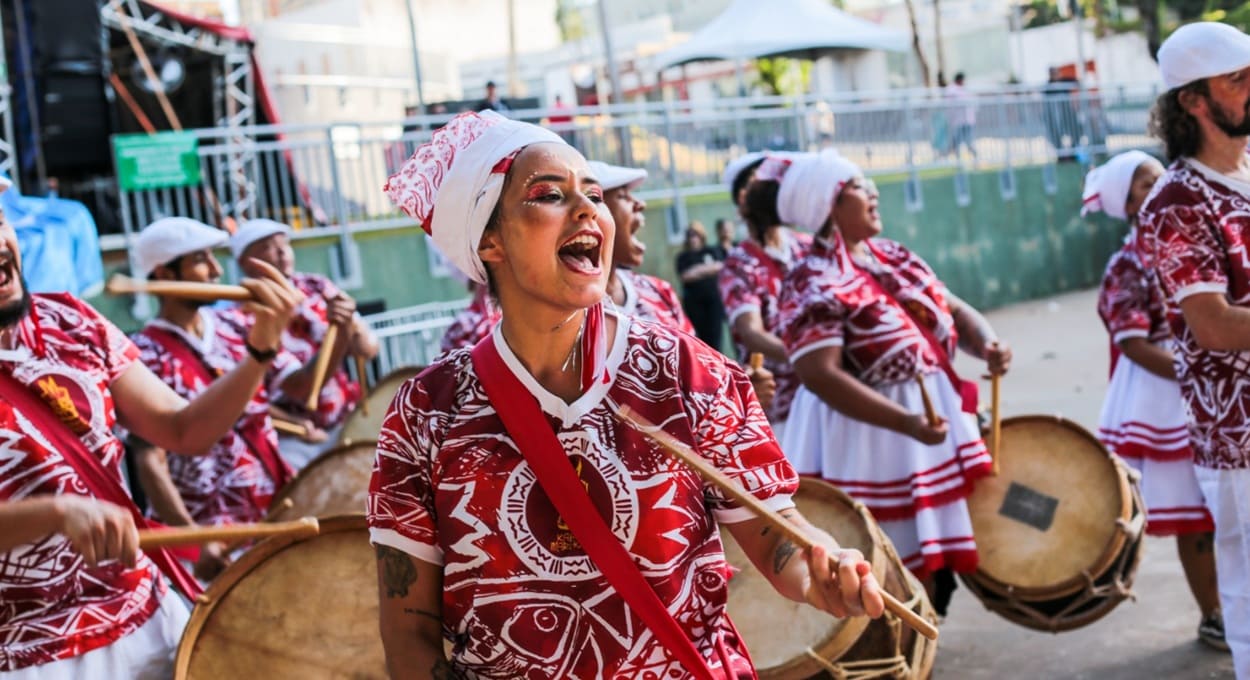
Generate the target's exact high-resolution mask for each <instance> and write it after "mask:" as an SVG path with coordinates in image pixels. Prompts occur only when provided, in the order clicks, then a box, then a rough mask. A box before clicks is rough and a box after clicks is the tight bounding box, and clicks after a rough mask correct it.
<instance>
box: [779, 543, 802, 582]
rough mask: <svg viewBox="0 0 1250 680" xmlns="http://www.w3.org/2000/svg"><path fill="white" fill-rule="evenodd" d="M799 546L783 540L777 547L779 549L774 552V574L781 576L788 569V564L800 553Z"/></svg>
mask: <svg viewBox="0 0 1250 680" xmlns="http://www.w3.org/2000/svg"><path fill="white" fill-rule="evenodd" d="M798 549H799V548H798V546H796V545H795V544H793V543H791V542H790V541H788V540H786V539H784V538H783V539H781V543H779V544H778V545H777V549H776V550H774V551H773V573H774V574H780V573H781V570H782V569H785V568H786V563H787V562H789V561H790V558H791V557H793V556H794V553H796V552H798Z"/></svg>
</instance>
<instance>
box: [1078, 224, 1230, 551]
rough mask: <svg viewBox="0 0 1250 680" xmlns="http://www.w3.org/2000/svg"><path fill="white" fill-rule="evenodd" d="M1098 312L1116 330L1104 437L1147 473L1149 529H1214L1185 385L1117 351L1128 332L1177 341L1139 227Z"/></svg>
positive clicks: (1116, 259) (1113, 268) (1114, 263)
mask: <svg viewBox="0 0 1250 680" xmlns="http://www.w3.org/2000/svg"><path fill="white" fill-rule="evenodd" d="M1098 316H1100V317H1101V318H1102V322H1103V324H1104V325H1105V326H1106V327H1107V332H1108V333H1110V334H1111V344H1112V356H1113V358H1114V362H1113V366H1112V374H1111V384H1110V385H1109V386H1108V388H1107V396H1106V398H1105V400H1104V401H1103V405H1102V415H1101V416H1100V417H1099V421H1098V438H1099V439H1101V440H1102V442H1103V443H1104V444H1106V446H1107V448H1108V449H1109V450H1111V451H1112V452H1113V453H1116V454H1118V455H1119V456H1120V457H1121V458H1123V459H1124V461H1125V462H1127V463H1128V464H1129V465H1132V466H1133V467H1134V468H1136V469H1137V470H1138V471H1139V472H1141V474H1142V478H1141V490H1142V498H1143V500H1144V501H1145V503H1146V520H1147V523H1146V529H1147V533H1150V534H1154V535H1157V536H1168V535H1174V534H1182V533H1191V532H1198V531H1201V532H1207V531H1211V530H1212V528H1213V527H1214V524H1213V523H1212V522H1211V514H1210V513H1209V512H1207V508H1206V506H1205V505H1203V502H1202V491H1201V489H1199V488H1198V480H1197V479H1196V478H1195V477H1194V465H1193V460H1194V452H1193V450H1192V449H1191V448H1190V447H1189V428H1188V425H1187V423H1186V418H1185V405H1184V403H1182V401H1181V389H1180V385H1179V384H1177V382H1176V381H1175V380H1169V379H1167V378H1163V377H1160V376H1158V375H1155V374H1154V373H1151V372H1150V371H1147V370H1146V369H1145V368H1142V367H1141V366H1140V365H1138V364H1136V363H1134V362H1133V361H1132V360H1131V359H1129V358H1128V357H1125V356H1122V355H1120V354H1119V351H1118V343H1120V342H1122V341H1124V340H1126V339H1128V338H1135V337H1136V338H1145V339H1147V340H1148V341H1149V342H1150V343H1151V344H1154V345H1158V346H1160V347H1165V348H1167V349H1168V350H1169V351H1171V348H1172V334H1171V333H1170V332H1169V331H1168V327H1167V319H1166V318H1165V313H1164V306H1163V294H1162V293H1161V292H1160V291H1159V287H1158V284H1157V283H1156V281H1155V277H1154V274H1153V272H1150V271H1148V270H1147V269H1146V268H1145V267H1144V266H1142V262H1141V258H1140V257H1138V255H1137V245H1136V237H1135V234H1133V233H1130V234H1129V237H1128V239H1127V240H1126V241H1125V243H1124V247H1123V248H1121V249H1120V250H1119V251H1118V252H1117V253H1116V254H1115V255H1112V256H1111V261H1110V262H1108V263H1107V271H1106V273H1105V274H1104V275H1103V279H1102V288H1101V289H1100V290H1099V292H1098Z"/></svg>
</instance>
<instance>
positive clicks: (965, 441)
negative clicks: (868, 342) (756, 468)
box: [780, 373, 991, 578]
mask: <svg viewBox="0 0 1250 680" xmlns="http://www.w3.org/2000/svg"><path fill="white" fill-rule="evenodd" d="M925 388H926V390H927V391H928V393H929V395H930V398H931V399H932V400H933V405H934V408H935V410H936V411H937V412H938V414H939V415H942V416H943V417H944V418H946V419H947V420H948V421H949V422H950V431H949V433H948V434H947V437H946V441H944V442H942V443H941V444H937V445H935V446H928V445H926V444H922V443H921V442H919V441H916V440H915V439H912V438H911V437H908V436H906V435H903V434H899V433H897V432H893V431H891V430H887V429H885V428H881V427H876V426H874V425H869V424H868V423H865V422H863V421H861V420H855V419H853V418H850V417H848V416H846V415H843V414H842V413H840V412H838V411H835V410H834V409H832V408H830V407H829V406H828V405H826V404H825V402H823V401H821V399H820V398H819V397H817V396H816V395H815V394H813V393H812V392H811V391H809V390H808V389H807V388H806V387H801V388H799V392H798V394H797V395H796V396H795V398H794V404H793V405H792V406H791V408H790V418H789V420H788V421H787V422H786V427H785V433H784V438H782V439H781V440H780V443H781V448H782V450H783V451H785V453H786V457H787V458H789V460H790V462H791V464H793V465H794V467H795V470H796V471H797V472H798V473H799V474H800V475H807V476H812V477H819V478H821V479H824V480H825V481H827V482H829V483H831V484H834V485H835V486H837V487H839V488H841V489H842V490H843V491H845V492H846V493H847V494H849V495H850V496H851V497H852V498H854V499H856V500H858V501H859V502H861V503H863V504H864V505H865V506H867V508H868V509H869V510H870V511H871V512H872V514H873V517H875V518H876V520H877V522H878V523H879V524H880V525H881V528H882V530H884V531H885V533H886V535H887V536H889V537H890V541H891V542H893V543H894V548H895V550H897V551H898V554H899V556H900V558H901V559H902V561H903V564H904V565H906V566H907V568H908V569H910V570H911V571H912V572H913V573H915V574H916V575H917V576H919V577H921V578H923V577H924V576H926V575H928V574H929V573H930V572H932V571H934V570H937V569H942V568H950V569H953V570H955V571H961V572H971V571H974V570H975V569H976V566H977V548H976V541H975V540H974V539H973V536H972V520H971V518H970V517H969V515H968V505H967V503H966V502H965V499H966V498H967V497H968V494H969V493H971V492H972V485H973V482H975V481H976V480H977V479H979V478H981V477H984V476H985V475H987V474H989V472H990V467H991V461H990V455H989V452H988V451H987V450H986V447H985V442H984V441H982V440H981V434H980V431H979V429H978V428H977V424H976V419H975V417H974V416H972V415H971V414H968V413H964V412H963V411H962V410H961V409H960V404H961V399H960V396H959V393H958V392H956V391H955V388H954V387H953V386H952V385H951V384H950V381H949V380H948V379H947V378H946V376H945V375H944V374H941V373H934V374H930V375H928V376H926V377H925ZM873 389H874V390H876V391H877V392H878V393H880V394H881V395H883V396H884V397H885V398H887V399H889V400H891V401H893V402H895V403H897V404H899V405H901V406H902V407H903V408H905V409H907V410H908V411H911V412H913V413H924V401H923V399H922V397H921V394H920V387H919V385H917V384H916V382H915V381H913V380H909V381H906V382H902V383H895V384H891V385H877V386H873Z"/></svg>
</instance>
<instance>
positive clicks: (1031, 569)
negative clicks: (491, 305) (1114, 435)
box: [961, 416, 1145, 632]
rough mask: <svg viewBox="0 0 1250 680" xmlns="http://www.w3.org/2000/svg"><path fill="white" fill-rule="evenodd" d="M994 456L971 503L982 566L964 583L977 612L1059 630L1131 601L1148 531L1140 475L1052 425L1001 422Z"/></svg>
mask: <svg viewBox="0 0 1250 680" xmlns="http://www.w3.org/2000/svg"><path fill="white" fill-rule="evenodd" d="M996 455H997V456H998V461H999V470H1000V471H999V474H998V476H997V477H988V478H985V479H981V480H979V481H978V482H977V484H976V488H975V490H974V491H973V492H972V495H971V496H970V497H969V498H968V511H969V513H970V514H971V516H972V533H973V535H974V536H976V541H977V552H978V553H979V555H980V564H979V566H978V568H977V571H976V573H974V574H961V578H962V579H963V581H964V583H965V584H966V585H967V586H968V588H969V589H970V590H972V592H973V594H975V595H976V596H977V598H978V599H980V600H981V602H982V604H984V605H985V606H986V608H988V609H989V610H990V611H993V612H995V613H997V614H999V615H1001V616H1003V617H1004V618H1006V619H1008V620H1011V621H1014V622H1016V623H1019V624H1021V625H1023V626H1027V627H1029V628H1033V629H1035V630H1042V631H1050V632H1058V631H1062V630H1071V629H1073V628H1079V627H1080V626H1084V625H1086V624H1088V623H1091V622H1093V621H1096V620H1098V619H1099V618H1102V617H1103V616H1106V614H1107V613H1108V612H1110V611H1111V610H1112V609H1114V608H1115V606H1116V605H1118V604H1119V603H1120V602H1122V601H1123V600H1124V599H1125V598H1127V597H1130V596H1131V595H1132V591H1131V586H1132V585H1133V578H1134V576H1135V575H1136V573H1137V563H1138V561H1139V560H1140V559H1141V546H1142V529H1143V527H1144V526H1145V513H1144V512H1143V505H1142V502H1141V497H1140V495H1139V494H1138V491H1137V484H1136V475H1135V474H1133V473H1131V471H1130V470H1129V468H1128V467H1126V466H1125V465H1124V464H1123V463H1122V462H1120V460H1119V459H1118V458H1116V457H1115V456H1113V455H1111V454H1110V453H1108V452H1107V450H1106V449H1105V448H1104V447H1103V445H1102V443H1101V442H1099V441H1098V440H1097V439H1095V438H1094V436H1093V435H1091V434H1090V433H1089V432H1087V431H1085V429H1083V428H1082V427H1081V426H1079V425H1077V424H1075V423H1073V422H1071V421H1068V420H1064V419H1063V418H1058V417H1049V416H1022V417H1015V418H1008V419H1006V420H1004V421H1003V423H1002V451H1000V452H996Z"/></svg>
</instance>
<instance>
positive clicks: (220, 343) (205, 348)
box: [134, 308, 301, 525]
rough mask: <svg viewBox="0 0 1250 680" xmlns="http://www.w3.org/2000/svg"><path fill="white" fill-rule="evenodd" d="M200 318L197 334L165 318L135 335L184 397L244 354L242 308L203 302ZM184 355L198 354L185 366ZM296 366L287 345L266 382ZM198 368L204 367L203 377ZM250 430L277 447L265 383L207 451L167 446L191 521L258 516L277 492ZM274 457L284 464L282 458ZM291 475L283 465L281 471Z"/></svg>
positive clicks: (146, 358)
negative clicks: (193, 362)
mask: <svg viewBox="0 0 1250 680" xmlns="http://www.w3.org/2000/svg"><path fill="white" fill-rule="evenodd" d="M200 323H201V324H203V326H202V328H203V331H204V337H202V338H200V337H196V336H195V335H192V334H191V333H188V332H186V331H184V330H183V329H181V328H179V327H177V326H175V325H173V324H171V323H169V322H168V321H165V320H164V319H153V320H152V321H149V322H148V324H147V325H146V326H145V327H144V328H143V329H142V330H140V331H139V332H138V333H136V334H135V335H134V341H135V344H136V345H137V346H138V348H139V358H140V360H142V361H143V363H144V364H145V365H146V366H147V367H148V369H149V370H151V371H152V373H154V374H156V376H157V377H158V378H160V379H161V380H162V381H163V382H164V383H165V384H166V385H169V387H170V388H171V389H173V391H174V392H177V393H178V395H179V396H181V397H182V398H184V399H186V400H188V401H191V400H194V399H195V398H196V397H198V396H199V395H200V394H201V393H202V392H203V391H204V390H205V389H207V388H208V386H209V385H210V384H211V381H208V380H206V377H211V378H212V379H214V380H215V379H216V378H219V377H221V376H223V375H225V374H226V373H229V372H230V371H231V370H233V369H234V367H235V366H237V365H238V364H239V363H240V362H242V361H245V360H246V359H247V356H248V354H247V347H246V342H247V323H248V320H247V319H245V318H244V316H243V315H242V313H240V312H239V311H237V310H234V309H230V310H211V309H208V308H203V309H201V310H200ZM174 343H181V344H182V347H181V348H175V347H174V346H173V345H174ZM177 350H181V352H179V351H177ZM187 350H189V353H188V352H187ZM191 355H193V356H194V357H195V358H196V359H198V360H199V362H200V365H188V362H186V361H184V360H183V357H188V356H191ZM300 365H301V364H300V362H298V361H297V360H296V359H295V357H293V356H291V355H290V354H288V353H287V352H285V351H280V352H278V355H277V356H276V357H274V359H273V365H272V366H271V368H270V369H269V372H270V374H271V375H272V376H273V377H274V383H273V384H277V382H281V380H282V379H284V378H286V377H287V376H289V375H290V374H291V373H293V372H294V371H297V370H299V367H300ZM205 367H206V368H207V369H208V371H207V373H208V375H207V376H206V375H205V373H206V371H205V370H204V368H205ZM245 433H246V435H247V436H246V437H245V436H244V434H245ZM253 437H254V438H257V439H256V441H257V442H258V443H259V444H260V445H264V444H267V445H268V446H270V447H272V449H273V450H277V447H278V435H277V432H275V431H274V429H273V422H272V421H271V420H270V418H269V390H268V389H267V388H266V386H265V385H262V386H261V387H260V388H259V389H258V390H256V394H255V395H254V396H253V397H252V400H251V401H250V402H249V403H248V405H247V407H246V408H245V409H244V410H243V413H242V414H241V415H240V416H239V421H238V422H237V423H236V424H235V426H234V428H232V429H231V430H230V431H229V432H227V433H226V435H225V436H224V437H222V438H221V440H220V441H218V442H217V443H216V444H214V445H213V448H212V450H211V451H210V452H209V453H208V454H207V455H204V456H184V455H176V454H175V453H174V452H171V455H169V456H168V458H167V461H168V464H169V475H170V477H171V478H172V480H173V482H174V486H175V487H177V489H178V494H179V495H180V496H182V501H183V503H185V504H186V506H187V512H188V513H190V515H191V519H192V520H194V521H195V523H196V524H204V525H217V524H232V523H240V522H258V521H260V520H262V519H264V517H265V513H266V511H267V510H268V509H269V502H270V501H271V500H272V499H273V496H274V494H275V493H277V491H278V483H277V481H276V480H275V479H274V477H273V475H272V474H271V473H270V472H269V471H267V470H266V468H265V465H264V463H263V462H262V460H261V458H260V454H259V453H258V452H257V451H255V450H254V447H253V446H251V445H249V443H248V438H253ZM261 442H263V443H261ZM278 460H279V461H280V462H281V463H282V465H284V466H285V465H286V463H285V461H282V459H281V458H279V459H278ZM293 474H294V472H293V471H292V470H291V469H290V468H289V467H287V468H286V476H287V477H289V476H290V475H293ZM165 519H166V520H168V518H165Z"/></svg>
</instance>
